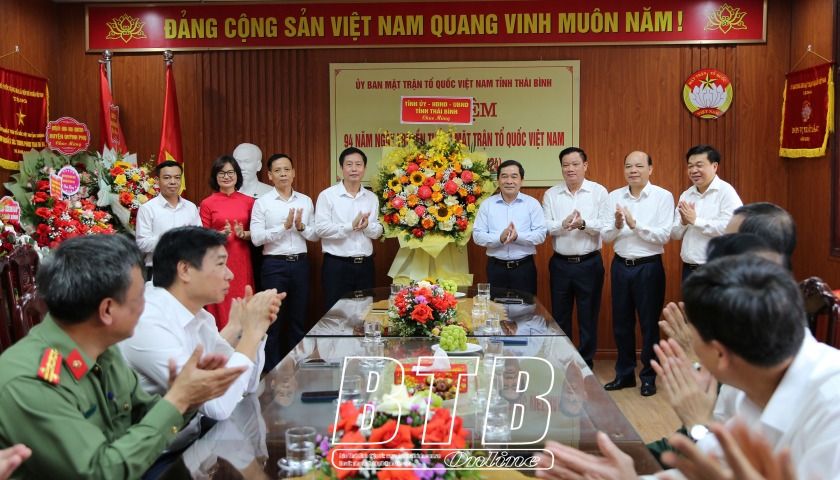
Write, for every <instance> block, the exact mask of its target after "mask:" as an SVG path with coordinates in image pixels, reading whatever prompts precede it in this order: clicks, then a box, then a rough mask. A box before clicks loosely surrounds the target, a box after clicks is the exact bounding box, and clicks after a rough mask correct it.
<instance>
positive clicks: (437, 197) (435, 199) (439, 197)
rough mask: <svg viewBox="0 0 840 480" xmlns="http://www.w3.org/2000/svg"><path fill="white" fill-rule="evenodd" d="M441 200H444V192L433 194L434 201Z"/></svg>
mask: <svg viewBox="0 0 840 480" xmlns="http://www.w3.org/2000/svg"><path fill="white" fill-rule="evenodd" d="M441 200H443V194H442V193H440V192H435V193H433V194H432V201H433V202H439V201H441Z"/></svg>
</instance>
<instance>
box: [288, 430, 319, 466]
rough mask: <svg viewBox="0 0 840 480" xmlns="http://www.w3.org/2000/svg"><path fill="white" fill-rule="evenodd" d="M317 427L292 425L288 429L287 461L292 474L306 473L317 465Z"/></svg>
mask: <svg viewBox="0 0 840 480" xmlns="http://www.w3.org/2000/svg"><path fill="white" fill-rule="evenodd" d="M315 435H316V432H315V429H314V428H312V427H292V428H290V429H288V430H286V459H285V460H286V461H285V462H284V463H285V465H284V467H285V468H286V469H288V470H289V472H290V473H291V474H297V475H305V474H306V473H307V472H309V471H310V470H312V468H314V466H315Z"/></svg>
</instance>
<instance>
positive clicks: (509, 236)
mask: <svg viewBox="0 0 840 480" xmlns="http://www.w3.org/2000/svg"><path fill="white" fill-rule="evenodd" d="M517 238H519V234H518V233H517V232H516V225H514V224H513V222H510V225H508V227H507V228H506V229H504V230H503V231H502V234H501V235H499V241H501V242H502V245H507V244H509V243H511V242H514V241H516V239H517Z"/></svg>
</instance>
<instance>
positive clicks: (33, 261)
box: [6, 247, 46, 341]
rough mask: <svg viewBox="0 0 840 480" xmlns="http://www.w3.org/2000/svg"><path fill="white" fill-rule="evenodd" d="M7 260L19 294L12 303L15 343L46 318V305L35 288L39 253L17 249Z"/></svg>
mask: <svg viewBox="0 0 840 480" xmlns="http://www.w3.org/2000/svg"><path fill="white" fill-rule="evenodd" d="M6 258H7V261H8V263H9V267H10V270H11V276H12V283H13V286H14V290H15V292H14V293H16V294H17V295H16V296H15V297H13V298H14V301H13V302H12V303H11V305H12V306H13V308H12V330H13V332H14V336H15V341H19V340H20V339H22V338H23V337H25V336H26V335H27V334H28V333H29V330H31V329H32V327H34V326H35V325H37V324H39V323H41V321H42V320H43V319H44V317H45V316H46V304H44V302H43V300H41V299H40V298H39V297H38V290H37V289H36V288H35V274H36V273H37V272H38V267H39V266H40V261H39V258H38V253H37V252H35V251H34V250H32V249H29V248H26V247H17V248H15V249H14V250H13V251H12V253H10V254H9V255H8V256H7V257H6ZM42 311H43V314H41V312H42Z"/></svg>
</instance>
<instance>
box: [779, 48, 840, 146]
mask: <svg viewBox="0 0 840 480" xmlns="http://www.w3.org/2000/svg"><path fill="white" fill-rule="evenodd" d="M832 65H833V62H832V63H823V64H822V65H817V66H814V67H810V68H806V69H803V70H797V71H795V72H790V73H788V74H787V80H785V96H784V98H785V102H784V104H783V105H782V137H781V148H780V149H779V155H780V156H782V157H821V156H823V155H825V152H826V148H827V146H828V132H829V131H832V130H834V128H833V121H832V120H833V119H832V113H833V111H834V82H833V75H832V68H831V67H832Z"/></svg>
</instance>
